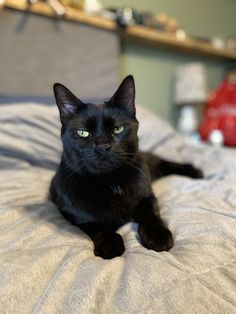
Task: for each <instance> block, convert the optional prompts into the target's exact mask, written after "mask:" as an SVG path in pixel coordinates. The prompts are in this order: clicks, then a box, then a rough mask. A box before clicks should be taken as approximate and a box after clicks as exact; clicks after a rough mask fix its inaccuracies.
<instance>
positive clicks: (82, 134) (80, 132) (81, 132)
mask: <svg viewBox="0 0 236 314" xmlns="http://www.w3.org/2000/svg"><path fill="white" fill-rule="evenodd" d="M77 134H78V135H79V136H80V137H89V131H87V130H83V129H79V130H77Z"/></svg>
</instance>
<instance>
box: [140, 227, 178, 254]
mask: <svg viewBox="0 0 236 314" xmlns="http://www.w3.org/2000/svg"><path fill="white" fill-rule="evenodd" d="M138 233H139V236H140V240H141V243H142V245H143V246H144V247H146V248H147V249H149V250H154V251H157V252H161V251H169V249H171V248H172V246H173V244H174V241H173V237H172V234H171V232H170V230H169V229H168V228H167V227H166V226H165V225H162V224H156V223H153V224H152V225H149V226H142V225H139V229H138Z"/></svg>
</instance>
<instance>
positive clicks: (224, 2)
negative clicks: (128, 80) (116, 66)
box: [101, 0, 236, 120]
mask: <svg viewBox="0 0 236 314" xmlns="http://www.w3.org/2000/svg"><path fill="white" fill-rule="evenodd" d="M101 2H102V4H103V5H104V6H105V7H112V6H113V7H117V6H124V5H130V6H132V7H135V8H137V9H138V10H143V11H152V12H153V13H162V12H164V13H166V14H167V15H168V16H170V17H174V18H176V19H177V20H178V21H179V23H180V24H181V26H182V27H183V28H184V29H185V30H186V31H187V32H188V33H189V34H191V35H196V36H201V37H214V36H221V37H228V36H232V35H234V36H236V19H235V12H236V1H235V0H198V1H196V0H195V1H194V0H171V1H167V0H146V1H142V0H135V1H132V0H130V1H127V0H121V1H119V2H118V1H115V0H101ZM122 50H123V51H122V56H121V77H124V76H125V75H126V74H129V73H132V74H133V75H134V76H135V80H136V87H137V97H136V99H137V103H140V104H143V105H145V106H147V107H150V108H152V109H154V110H155V111H156V112H157V113H158V114H159V115H160V116H162V117H163V118H165V119H167V120H171V119H172V117H173V111H174V110H173V102H172V94H171V91H172V85H173V73H174V71H175V68H176V66H178V65H180V64H182V63H185V62H190V61H203V62H204V63H205V65H206V67H207V71H208V82H209V87H210V89H212V88H215V87H216V86H217V84H218V83H219V82H220V81H221V79H222V77H223V74H224V70H225V68H226V67H227V66H228V65H227V63H225V62H223V61H210V60H209V59H208V60H207V59H204V58H203V59H201V58H198V57H190V56H186V55H181V54H177V53H173V52H170V51H166V50H165V51H164V50H158V49H152V48H150V47H147V46H141V45H137V44H131V43H127V42H126V43H125V44H124V46H123V49H122Z"/></svg>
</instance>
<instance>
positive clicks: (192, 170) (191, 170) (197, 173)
mask: <svg viewBox="0 0 236 314" xmlns="http://www.w3.org/2000/svg"><path fill="white" fill-rule="evenodd" d="M184 175H186V176H188V177H190V178H193V179H202V178H203V172H202V170H201V169H198V168H196V167H195V166H193V165H192V164H184Z"/></svg>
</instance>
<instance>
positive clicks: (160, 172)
mask: <svg viewBox="0 0 236 314" xmlns="http://www.w3.org/2000/svg"><path fill="white" fill-rule="evenodd" d="M141 156H142V159H143V160H144V162H145V163H146V165H147V166H148V169H149V172H150V175H151V180H152V181H154V180H156V179H159V178H161V177H164V176H168V175H171V174H177V175H182V176H186V177H191V178H194V179H201V178H203V174H202V171H201V170H200V169H198V168H195V167H194V166H193V165H191V164H188V163H183V164H181V163H177V162H173V161H168V160H164V159H162V158H159V157H158V156H156V155H153V154H152V153H149V152H145V153H144V152H142V153H141Z"/></svg>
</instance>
